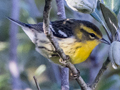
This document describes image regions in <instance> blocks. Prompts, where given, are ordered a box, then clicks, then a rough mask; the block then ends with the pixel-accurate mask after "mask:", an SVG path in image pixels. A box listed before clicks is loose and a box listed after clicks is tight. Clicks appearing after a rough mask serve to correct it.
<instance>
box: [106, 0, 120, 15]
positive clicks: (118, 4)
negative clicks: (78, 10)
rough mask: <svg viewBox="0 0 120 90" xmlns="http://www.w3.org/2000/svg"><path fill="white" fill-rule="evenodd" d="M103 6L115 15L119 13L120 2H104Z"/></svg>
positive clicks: (110, 0) (117, 0) (119, 0)
mask: <svg viewBox="0 0 120 90" xmlns="http://www.w3.org/2000/svg"><path fill="white" fill-rule="evenodd" d="M104 4H105V6H107V7H108V8H109V9H111V10H112V11H113V12H114V13H115V14H116V15H117V14H118V13H119V9H120V0H104Z"/></svg>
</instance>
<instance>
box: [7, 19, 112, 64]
mask: <svg viewBox="0 0 120 90" xmlns="http://www.w3.org/2000/svg"><path fill="white" fill-rule="evenodd" d="M8 19H9V20H10V21H12V22H14V23H15V24H17V25H19V26H20V27H21V28H22V29H23V31H24V32H25V33H26V34H27V36H28V37H29V38H30V40H31V41H32V42H33V43H34V44H35V48H36V51H38V52H39V53H40V54H41V55H43V56H44V57H45V58H47V59H49V60H50V61H52V62H54V63H55V64H58V65H61V63H60V62H59V59H60V57H59V55H58V53H57V52H56V51H55V48H54V47H53V45H52V44H51V42H50V41H49V39H48V38H47V37H46V35H45V34H44V30H43V23H42V22H40V23H37V24H27V23H23V22H20V21H18V20H15V19H12V18H10V17H8ZM49 27H50V30H51V32H52V33H53V36H54V38H55V39H56V40H57V42H58V43H59V46H60V48H62V49H63V51H64V53H65V54H66V55H68V56H69V58H70V62H71V63H72V64H79V63H81V62H84V61H85V60H86V59H87V58H88V57H89V56H90V54H91V52H92V51H93V49H94V48H95V47H96V46H97V45H98V44H100V43H106V44H110V43H109V41H107V40H105V39H104V38H103V36H102V33H101V31H100V30H99V28H98V27H97V26H95V25H94V24H93V23H91V22H89V21H84V20H79V19H70V18H67V19H63V20H56V21H51V22H50V25H49Z"/></svg>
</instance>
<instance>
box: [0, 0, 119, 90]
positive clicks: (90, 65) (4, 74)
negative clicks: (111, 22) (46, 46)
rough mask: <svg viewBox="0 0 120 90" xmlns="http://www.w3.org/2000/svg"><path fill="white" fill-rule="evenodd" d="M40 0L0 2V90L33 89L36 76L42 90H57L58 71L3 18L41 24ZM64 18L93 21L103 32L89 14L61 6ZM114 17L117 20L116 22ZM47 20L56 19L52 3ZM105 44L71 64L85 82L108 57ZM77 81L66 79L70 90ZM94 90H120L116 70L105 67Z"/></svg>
mask: <svg viewBox="0 0 120 90" xmlns="http://www.w3.org/2000/svg"><path fill="white" fill-rule="evenodd" d="M43 8H44V0H0V90H13V89H14V88H15V87H17V88H19V89H18V90H37V88H36V85H35V82H34V79H33V76H36V78H37V80H38V83H39V85H40V88H41V89H42V90H60V85H61V76H60V68H59V67H58V66H57V65H55V64H53V63H51V62H49V61H48V60H47V59H46V58H44V57H43V56H41V55H40V54H39V53H38V52H36V51H35V45H34V44H33V43H32V42H31V41H30V39H29V38H28V36H27V35H26V34H25V33H24V32H23V31H22V29H21V28H20V27H18V26H16V25H15V24H13V23H11V22H10V21H9V20H8V19H6V16H9V17H12V18H14V19H17V20H20V21H22V22H25V23H31V24H35V23H38V22H42V21H43V19H42V18H43ZM65 10H66V17H67V18H75V19H80V20H87V21H90V22H93V23H94V24H95V25H97V26H98V27H99V28H100V30H101V31H102V33H103V35H104V37H105V38H106V39H108V38H107V37H106V33H105V31H104V29H103V28H102V26H101V25H100V24H99V23H98V22H97V21H96V20H95V19H93V18H92V17H91V16H90V15H89V14H83V13H78V12H75V11H72V10H71V9H70V8H69V7H68V6H67V5H66V3H65ZM119 17H120V16H119V14H118V20H119ZM50 20H51V21H54V20H57V7H56V2H55V0H53V2H52V10H51V14H50ZM108 48H109V46H108V45H105V44H100V45H98V46H97V47H96V48H95V49H94V51H93V52H92V54H91V56H90V57H89V58H88V60H86V61H85V62H83V63H81V64H78V65H75V66H76V67H77V69H79V70H80V74H81V76H82V77H83V79H84V80H85V82H86V83H88V84H90V83H92V82H93V80H94V78H95V77H96V75H97V73H98V71H99V69H100V68H101V66H102V64H103V62H104V61H105V60H106V58H107V55H108ZM79 88H80V87H79V85H78V84H77V82H76V81H75V80H73V79H71V78H70V90H78V89H79ZM96 90H120V69H119V68H118V69H117V70H115V69H113V68H112V67H111V64H109V66H108V69H107V71H105V73H104V74H103V76H102V79H101V80H100V82H99V84H98V86H97V88H96Z"/></svg>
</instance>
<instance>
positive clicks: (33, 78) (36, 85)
mask: <svg viewBox="0 0 120 90" xmlns="http://www.w3.org/2000/svg"><path fill="white" fill-rule="evenodd" d="M33 79H34V81H35V84H36V87H37V89H38V90H41V89H40V87H39V85H38V82H37V79H36V78H35V76H33Z"/></svg>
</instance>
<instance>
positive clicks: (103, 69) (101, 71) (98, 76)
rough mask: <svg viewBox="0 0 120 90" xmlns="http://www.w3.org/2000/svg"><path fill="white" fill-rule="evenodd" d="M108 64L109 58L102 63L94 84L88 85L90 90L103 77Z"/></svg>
mask: <svg viewBox="0 0 120 90" xmlns="http://www.w3.org/2000/svg"><path fill="white" fill-rule="evenodd" d="M109 63H110V60H109V58H107V60H106V61H105V62H104V63H103V65H102V68H101V69H100V70H99V72H98V74H97V76H96V78H95V80H94V82H93V83H92V84H91V85H90V87H91V88H92V90H94V89H95V88H96V86H97V84H98V82H99V80H100V78H101V76H102V75H103V73H104V71H105V70H106V69H107V66H108V64H109Z"/></svg>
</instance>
